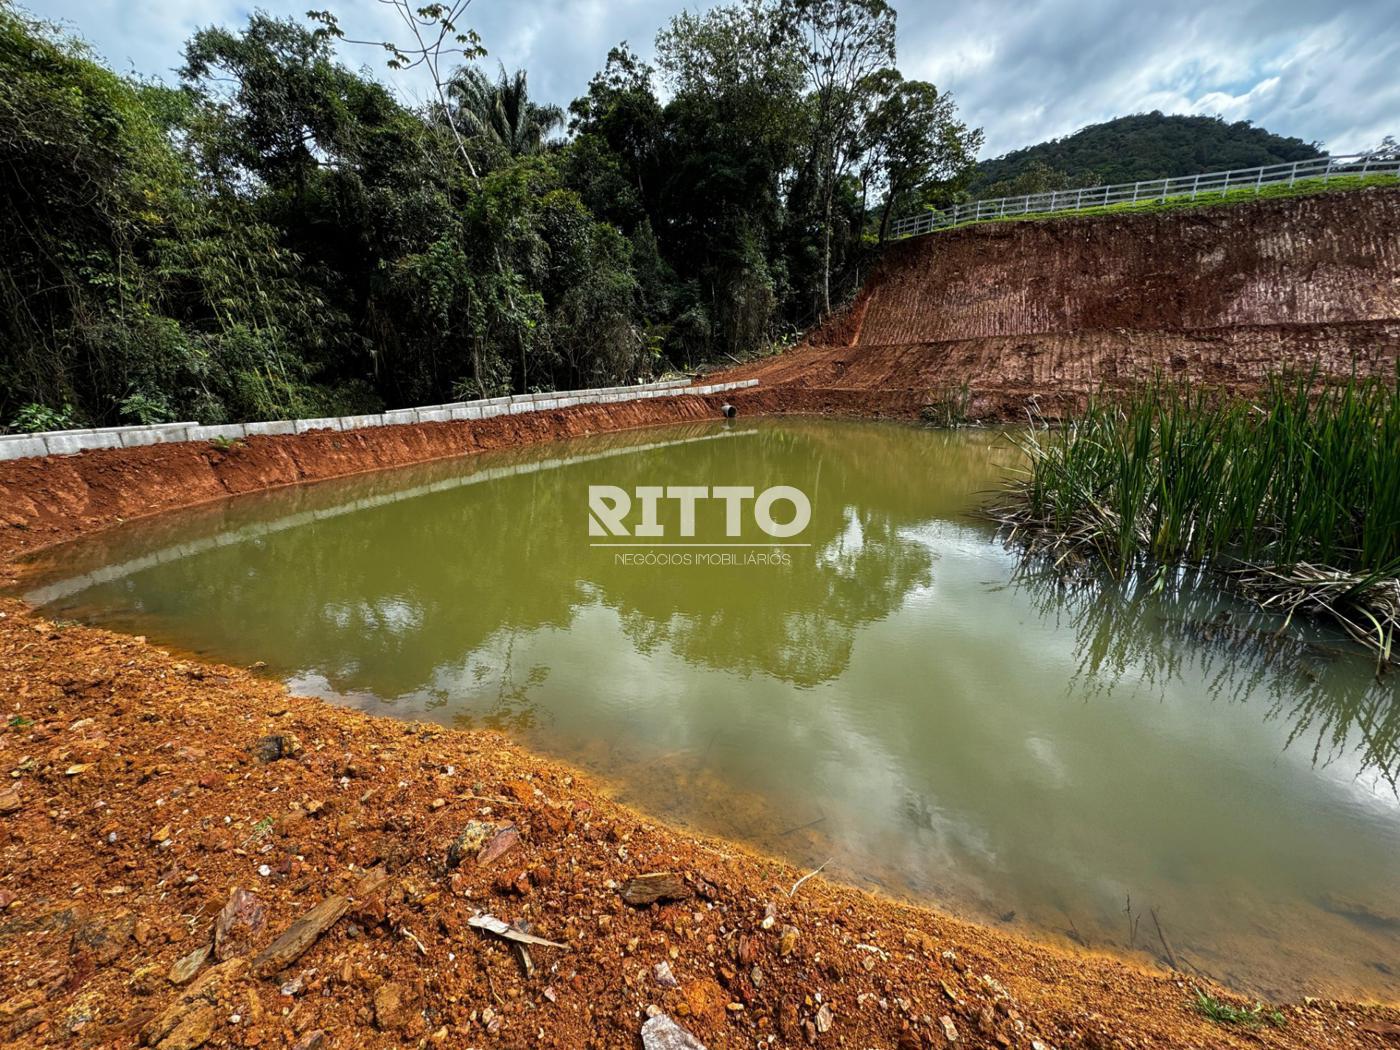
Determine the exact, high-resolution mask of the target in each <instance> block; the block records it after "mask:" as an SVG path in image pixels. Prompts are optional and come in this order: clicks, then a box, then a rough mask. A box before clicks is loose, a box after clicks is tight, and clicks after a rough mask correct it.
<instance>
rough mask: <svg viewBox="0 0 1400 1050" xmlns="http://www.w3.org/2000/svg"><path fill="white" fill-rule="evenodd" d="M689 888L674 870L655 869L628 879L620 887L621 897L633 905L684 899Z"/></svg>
mask: <svg viewBox="0 0 1400 1050" xmlns="http://www.w3.org/2000/svg"><path fill="white" fill-rule="evenodd" d="M690 896H691V889H690V887H689V886H687V885H686V884H685V881H684V880H683V879H682V878H681V877H680V876H679V875H677V874H676V873H675V872H670V871H657V872H652V873H651V874H649V875H639V876H637V877H636V878H635V879H628V880H627V882H626V883H625V884H624V885H623V887H622V899H623V900H624V901H626V902H627V903H628V904H631V905H633V906H634V907H639V908H642V907H646V906H647V905H649V904H656V903H657V902H661V901H679V900H685V899H686V898H687V897H690Z"/></svg>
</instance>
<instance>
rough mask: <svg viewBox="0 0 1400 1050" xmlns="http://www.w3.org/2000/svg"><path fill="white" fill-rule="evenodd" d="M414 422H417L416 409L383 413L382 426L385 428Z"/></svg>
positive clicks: (398, 409)
mask: <svg viewBox="0 0 1400 1050" xmlns="http://www.w3.org/2000/svg"><path fill="white" fill-rule="evenodd" d="M416 422H418V410H417V409H416V408H396V409H394V410H393V411H392V412H385V413H384V425H385V426H386V427H392V426H399V425H400V424H403V423H416Z"/></svg>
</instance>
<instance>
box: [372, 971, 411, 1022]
mask: <svg viewBox="0 0 1400 1050" xmlns="http://www.w3.org/2000/svg"><path fill="white" fill-rule="evenodd" d="M408 998H409V995H408V989H406V988H405V987H404V986H403V985H402V984H398V983H395V982H392V981H391V982H389V983H387V984H381V985H380V986H379V987H378V988H376V989H375V990H374V1023H375V1026H376V1027H377V1028H378V1029H379V1030H380V1031H381V1032H392V1031H397V1030H398V1029H400V1028H403V1027H404V1026H405V1025H406V1024H407V1022H408V1021H409V1019H410V1014H411V1011H410V1009H409V1007H408V1005H407V1002H408Z"/></svg>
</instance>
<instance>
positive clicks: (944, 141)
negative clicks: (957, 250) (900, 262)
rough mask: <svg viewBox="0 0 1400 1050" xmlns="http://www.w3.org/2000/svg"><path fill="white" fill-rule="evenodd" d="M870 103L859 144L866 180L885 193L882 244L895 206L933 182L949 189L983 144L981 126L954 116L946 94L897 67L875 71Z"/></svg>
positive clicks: (926, 189) (966, 171)
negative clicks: (972, 126) (907, 76)
mask: <svg viewBox="0 0 1400 1050" xmlns="http://www.w3.org/2000/svg"><path fill="white" fill-rule="evenodd" d="M868 88H869V91H870V94H871V96H872V98H873V102H874V104H873V107H872V108H871V110H870V112H869V114H868V115H867V116H866V117H865V120H864V122H863V129H862V147H863V150H864V152H865V167H864V170H863V172H862V174H863V177H864V179H865V180H866V181H873V182H875V183H877V184H878V185H879V186H880V187H881V188H882V189H883V192H884V203H883V204H882V206H881V208H880V224H879V240H880V243H882V244H883V243H884V241H885V236H886V234H887V232H888V230H889V224H890V217H891V215H892V214H893V213H894V210H895V209H896V207H902V206H905V205H907V204H909V203H910V202H911V201H912V200H913V199H914V198H917V197H925V196H927V195H928V194H929V193H930V191H931V190H932V189H933V188H934V187H935V186H937V187H938V188H940V189H942V190H943V191H944V192H949V191H951V190H952V189H953V188H955V185H956V183H957V182H959V181H960V180H962V179H965V178H966V177H967V175H968V174H969V173H970V171H971V168H972V164H973V162H974V160H975V159H976V156H977V150H978V149H979V148H980V147H981V145H982V132H981V130H980V129H976V130H969V129H968V127H967V125H966V124H965V123H963V122H962V121H960V120H958V119H957V116H956V114H957V107H956V106H955V105H954V104H953V98H952V96H951V95H949V94H946V93H944V94H940V93H939V91H938V89H937V88H936V87H934V86H933V85H932V84H930V83H928V82H927V81H923V80H905V79H904V78H903V77H902V76H901V75H900V73H899V71H898V70H894V69H887V70H882V71H881V72H880V73H877V74H876V75H875V77H874V78H873V79H872V82H871V83H870V84H869V85H868Z"/></svg>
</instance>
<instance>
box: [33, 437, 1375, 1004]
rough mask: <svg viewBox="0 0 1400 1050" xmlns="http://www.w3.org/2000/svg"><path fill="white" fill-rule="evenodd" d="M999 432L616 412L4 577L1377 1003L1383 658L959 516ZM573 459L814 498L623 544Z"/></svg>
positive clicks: (1157, 954)
mask: <svg viewBox="0 0 1400 1050" xmlns="http://www.w3.org/2000/svg"><path fill="white" fill-rule="evenodd" d="M1017 460H1018V456H1017V453H1016V450H1015V447H1014V444H1013V443H1012V442H1011V441H1009V440H1008V438H1007V436H1006V435H1004V434H999V433H987V432H972V431H964V432H951V433H950V432H932V431H926V430H919V429H915V428H911V427H905V426H898V425H892V424H878V423H838V422H830V421H820V420H758V421H747V420H742V419H741V420H738V421H733V422H727V423H715V424H704V425H695V426H690V427H685V428H666V429H659V430H649V431H644V432H632V433H627V434H614V435H606V436H599V437H594V438H589V439H583V440H578V441H573V442H569V443H563V444H555V445H548V446H538V447H531V448H525V449H520V450H514V451H512V452H509V453H492V454H484V455H480V456H475V457H469V458H464V459H460V460H453V461H449V462H439V463H435V464H429V465H426V466H422V467H417V468H412V469H406V470H401V471H395V472H390V473H381V474H374V475H366V476H361V477H357V478H351V479H346V480H343V481H338V482H331V483H325V484H320V485H315V486H308V487H303V488H296V489H287V490H282V491H277V492H271V493H264V494H260V495H257V496H250V497H243V498H240V499H237V500H232V501H228V502H226V503H224V504H221V505H218V506H215V507H211V508H206V509H203V510H198V511H192V512H189V513H185V514H181V515H176V516H167V517H164V518H159V519H154V520H152V521H150V522H147V523H142V524H140V525H138V526H133V527H128V528H126V529H124V530H121V531H120V532H117V533H113V534H110V535H107V536H104V537H99V538H95V539H92V540H87V541H83V542H81V543H78V544H74V545H70V546H68V547H66V548H63V549H60V550H57V551H54V552H50V553H49V554H48V555H45V556H41V558H40V559H39V560H38V562H37V563H36V565H35V566H34V567H33V571H34V575H33V577H32V579H33V582H32V584H30V585H29V586H30V590H29V593H28V595H27V597H29V599H30V600H31V601H32V602H35V603H38V604H41V605H43V606H44V611H45V612H46V613H47V614H49V615H51V616H55V617H65V618H70V619H78V620H82V621H85V622H91V623H97V624H101V625H104V626H108V627H113V628H116V629H120V630H124V631H128V632H132V633H140V634H144V635H147V636H148V637H149V638H151V639H152V640H153V641H156V642H159V643H161V644H165V645H168V646H171V647H174V648H177V649H181V650H184V651H189V652H194V653H197V654H201V655H204V656H207V657H209V658H213V659H218V660H221V661H225V662H230V663H236V664H252V663H254V662H255V661H263V662H264V663H265V665H266V672H265V673H268V674H272V675H276V676H277V677H279V678H281V679H283V680H285V681H286V682H288V683H289V684H290V685H291V686H292V687H293V688H294V689H296V690H297V691H300V692H306V693H312V694H316V695H320V696H323V697H325V698H327V699H328V700H331V701H332V702H337V703H343V704H349V705H353V706H356V707H360V708H364V709H366V710H370V711H374V712H377V713H382V714H388V715H393V716H398V717H404V718H428V719H433V720H436V721H439V722H442V723H445V724H449V725H462V726H490V727H496V728H499V729H502V730H504V731H506V732H508V733H509V734H511V735H512V736H514V737H515V738H517V739H519V740H521V741H523V742H524V743H526V744H528V745H530V746H531V747H534V748H536V749H537V750H540V751H542V752H546V753H549V754H553V755H557V756H560V757H563V758H565V759H568V760H570V761H572V762H575V763H577V764H579V765H581V766H583V767H584V768H587V769H589V770H592V771H594V772H595V773H597V774H599V775H601V776H603V777H604V778H605V779H607V781H608V782H609V783H610V784H612V785H613V786H614V788H615V791H616V793H617V795H618V796H619V797H620V798H622V799H623V800H624V801H627V802H630V803H633V804H635V805H637V806H638V807H639V808H641V809H643V810H645V811H648V812H651V813H653V814H656V815H658V816H662V817H665V818H668V819H671V820H674V821H678V822H681V823H686V824H689V825H691V826H694V827H696V828H699V829H702V830H705V831H708V832H713V833H718V834H721V835H724V836H727V837H730V838H732V839H737V840H741V841H743V842H746V843H749V844H751V845H753V846H755V847H757V848H759V849H762V850H764V851H766V852H769V853H773V854H777V855H780V856H782V857H784V858H786V859H789V860H791V861H793V862H794V863H796V864H797V865H799V866H803V867H805V868H815V867H817V866H818V865H820V864H823V863H825V864H826V865H827V866H826V868H825V869H824V873H825V874H826V875H828V876H831V877H834V878H842V879H846V880H849V881H852V882H856V883H860V884H863V885H867V886H873V887H877V888H881V889H883V890H885V891H887V892H891V893H894V894H898V895H903V896H907V897H911V898H914V899H917V900H921V901H925V902H931V903H934V904H936V905H938V906H941V907H943V908H945V909H946V910H949V911H951V912H954V913H956V914H961V915H965V916H968V917H971V918H975V919H978V920H981V921H984V922H989V923H992V924H996V925H999V926H1002V927H1004V928H1009V929H1012V930H1015V931H1018V932H1020V933H1023V934H1025V935H1028V936H1033V937H1037V938H1041V939H1047V940H1052V941H1058V942H1062V943H1078V944H1081V945H1085V946H1088V947H1090V948H1093V949H1097V950H1110V951H1116V952H1123V953H1129V954H1137V955H1140V956H1142V957H1144V958H1147V957H1150V958H1153V959H1158V960H1162V959H1165V958H1166V956H1167V955H1168V953H1171V954H1172V955H1173V956H1174V957H1175V958H1176V959H1177V961H1178V962H1179V963H1180V964H1181V965H1182V966H1185V967H1188V968H1193V969H1195V970H1197V971H1199V972H1202V973H1207V974H1210V975H1211V976H1213V977H1215V978H1216V979H1218V980H1221V981H1223V982H1225V983H1227V984H1230V985H1233V986H1234V987H1236V988H1239V989H1241V990H1243V991H1247V992H1251V993H1254V994H1259V995H1264V996H1269V997H1285V996H1301V995H1304V994H1311V995H1320V994H1335V995H1343V994H1345V995H1348V996H1352V997H1357V996H1360V997H1374V998H1379V999H1384V1000H1395V999H1400V972H1397V967H1400V799H1398V798H1397V793H1396V779H1395V777H1396V773H1397V769H1400V762H1397V752H1396V745H1397V737H1400V703H1398V702H1397V701H1400V694H1398V693H1397V686H1396V683H1395V679H1394V677H1393V676H1391V677H1389V678H1380V679H1378V678H1377V677H1376V675H1375V668H1374V666H1373V665H1372V664H1371V662H1370V661H1369V660H1368V659H1367V658H1366V657H1365V656H1364V655H1362V654H1358V653H1356V652H1354V651H1352V650H1351V649H1350V648H1349V647H1348V646H1347V645H1346V644H1345V643H1344V642H1342V641H1341V640H1339V639H1338V638H1334V637H1331V636H1328V635H1325V634H1322V633H1316V634H1313V635H1306V634H1305V635H1301V636H1300V635H1297V634H1296V633H1295V634H1294V635H1292V636H1290V638H1289V639H1288V640H1284V639H1280V638H1277V637H1275V636H1274V634H1273V630H1274V628H1275V627H1276V626H1277V625H1276V624H1274V623H1272V622H1270V621H1266V620H1259V619H1257V618H1256V617H1255V616H1253V615H1252V614H1251V613H1250V611H1249V610H1248V609H1246V608H1244V607H1242V606H1239V605H1237V604H1235V603H1233V602H1232V601H1231V600H1229V599H1228V598H1227V597H1225V596H1223V595H1222V594H1220V593H1219V592H1217V591H1216V590H1214V589H1213V588H1212V587H1211V586H1209V585H1208V584H1205V583H1202V582H1200V581H1192V580H1189V579H1181V580H1177V581H1174V582H1173V583H1172V584H1171V585H1169V586H1167V587H1164V588H1161V589H1159V590H1158V591H1157V592H1156V593H1154V592H1153V591H1152V589H1150V588H1147V587H1134V586H1132V585H1124V586H1108V585H1103V586H1093V587H1088V586H1078V587H1067V586H1063V585H1061V584H1059V583H1057V582H1056V581H1055V580H1054V579H1053V577H1049V576H1047V575H1046V574H1045V573H1043V572H1039V571H1036V570H1034V568H1032V567H1027V566H1025V565H1023V564H1022V563H1021V561H1020V559H1019V558H1018V556H1017V554H1016V553H1015V552H1014V551H1010V550H1008V549H1006V548H1005V546H1004V545H1003V543H1002V542H1001V541H1000V540H999V538H998V536H997V535H996V532H995V530H994V529H993V528H992V527H991V526H989V525H988V524H987V523H986V522H985V521H984V520H982V519H981V518H980V517H979V516H978V514H977V509H978V508H979V507H980V506H981V505H982V504H983V503H984V502H985V499H986V495H987V493H988V492H989V491H990V490H993V489H995V488H996V487H997V486H998V485H999V484H1001V483H1002V481H1003V479H1004V478H1005V477H1006V475H1007V472H1008V471H1009V470H1010V469H1012V468H1013V467H1014V465H1015V464H1016V462H1017ZM591 486H615V487H617V488H620V489H622V490H623V491H624V492H626V493H628V494H630V495H632V496H633V497H635V498H636V500H637V501H638V505H640V503H642V502H645V501H644V499H643V497H644V496H645V492H643V493H638V489H639V487H640V488H642V489H645V488H647V487H650V486H658V487H663V488H664V487H667V486H702V487H706V488H708V489H709V490H710V495H711V497H713V496H714V489H715V487H717V486H742V487H746V488H752V489H753V490H754V491H755V492H756V493H762V492H763V491H764V490H765V489H767V488H769V487H771V486H788V487H791V488H795V489H797V490H799V492H800V493H801V494H803V495H805V496H806V499H807V502H808V503H809V505H810V520H809V521H808V522H807V524H806V527H805V528H803V529H801V530H800V531H799V532H797V533H796V534H794V535H792V536H790V537H783V538H782V539H775V538H774V537H773V536H772V535H770V534H769V533H768V532H764V531H762V529H761V528H760V527H759V525H758V524H757V522H758V520H759V516H758V515H756V514H755V513H753V510H754V505H753V502H752V501H750V502H748V503H742V504H737V508H738V511H739V513H738V514H737V515H736V516H737V518H738V519H739V520H738V521H737V522H736V523H735V524H736V525H737V532H738V534H737V535H731V527H730V526H731V523H730V521H729V519H728V514H729V505H728V503H727V502H725V501H722V500H718V499H715V498H709V499H699V500H697V501H696V502H694V503H692V505H691V506H692V510H693V513H694V518H695V520H694V523H693V525H694V528H693V530H691V531H693V533H694V535H693V536H688V535H685V531H686V530H685V529H684V525H685V522H684V521H683V520H682V518H683V516H684V515H683V509H684V508H683V507H682V506H681V501H680V500H677V499H672V498H670V497H669V496H665V498H662V499H660V500H659V501H658V502H657V505H656V515H657V517H656V524H657V530H659V531H661V532H662V533H663V535H662V536H661V537H655V536H638V535H636V533H637V532H638V531H639V530H638V529H636V528H635V525H636V524H637V523H638V522H640V521H642V520H643V519H642V517H641V512H640V510H634V513H633V514H632V516H631V518H630V519H629V522H630V525H629V528H630V531H631V533H632V535H629V536H621V537H619V536H617V535H614V534H612V532H610V531H609V529H608V527H607V526H606V525H605V524H602V523H600V521H599V519H598V517H597V515H596V514H595V515H594V516H593V517H592V518H590V504H589V490H590V487H591ZM663 495H665V494H663ZM594 509H595V511H596V509H597V508H596V506H595V508H594ZM795 513H796V510H795V507H794V506H793V505H791V504H787V505H785V504H782V503H777V504H774V505H773V506H772V517H773V518H774V519H775V520H780V521H786V520H787V519H789V518H792V517H793V516H794V514H795ZM590 521H593V525H592V527H591V528H590ZM798 524H801V523H800V522H794V525H798ZM657 530H653V531H657ZM640 531H643V532H644V531H645V530H640ZM778 543H781V544H783V545H782V546H777V545H775V544H778ZM622 544H627V545H626V546H622ZM663 544H664V546H662V545H663ZM1168 944H1169V945H1170V948H1168V947H1167V945H1168Z"/></svg>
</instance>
